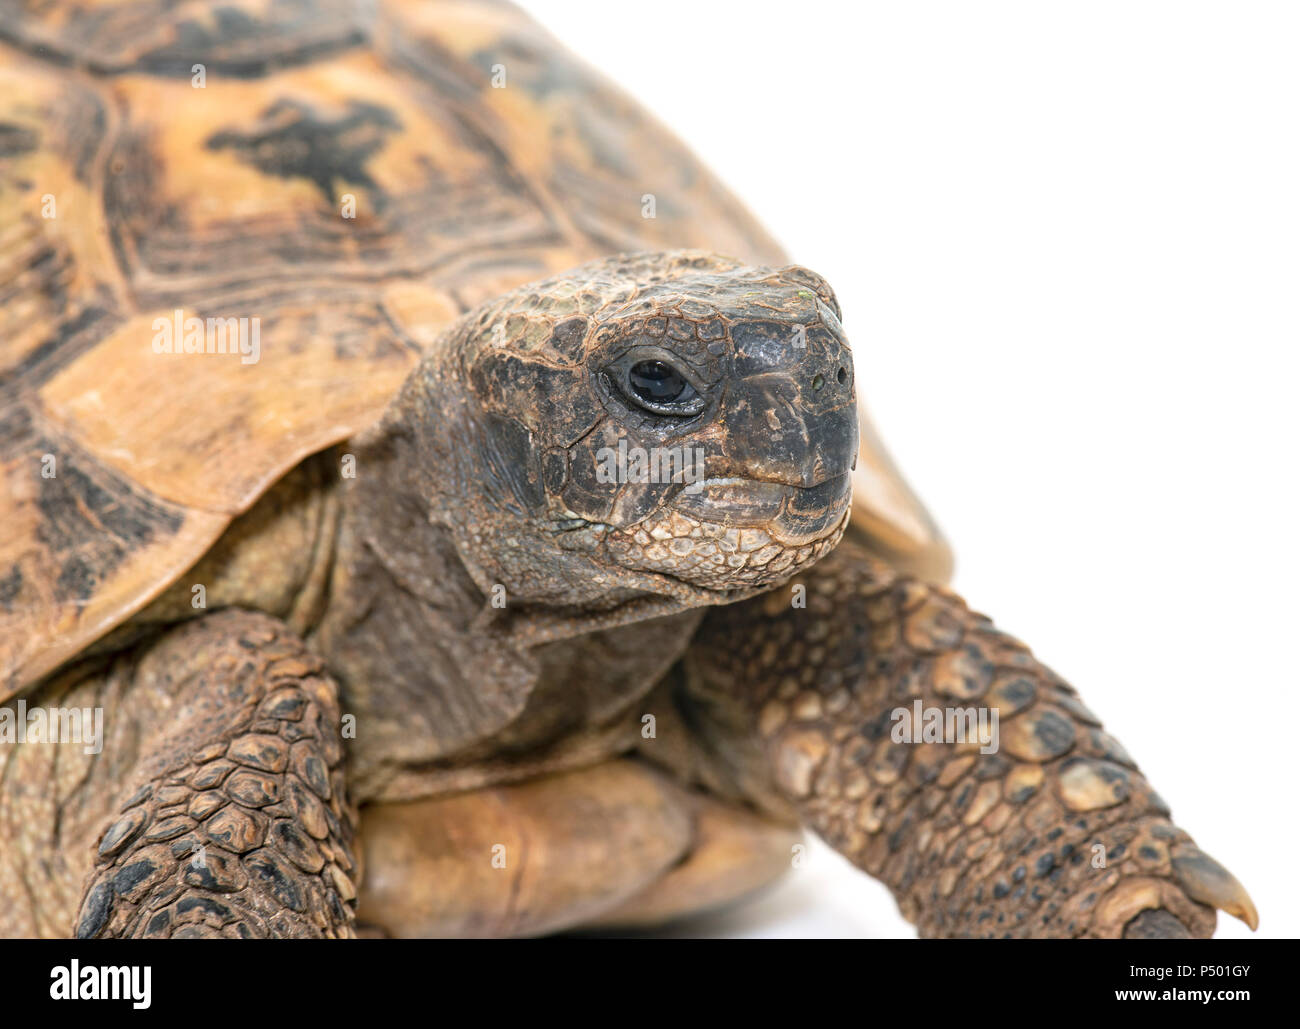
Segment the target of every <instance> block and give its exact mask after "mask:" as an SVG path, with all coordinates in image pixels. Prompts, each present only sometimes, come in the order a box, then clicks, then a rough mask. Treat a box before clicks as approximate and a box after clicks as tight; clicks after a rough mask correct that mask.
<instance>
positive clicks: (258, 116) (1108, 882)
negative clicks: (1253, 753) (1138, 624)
mask: <svg viewBox="0 0 1300 1029" xmlns="http://www.w3.org/2000/svg"><path fill="white" fill-rule="evenodd" d="M0 82H2V83H3V84H2V85H0V200H2V201H3V202H2V203H0V211H2V212H3V214H0V219H3V220H2V221H0V235H2V238H3V253H4V255H5V256H4V260H3V271H0V276H3V283H4V285H3V297H4V302H3V304H2V305H0V323H2V324H3V333H0V340H2V341H3V342H2V344H0V376H2V379H0V438H2V439H3V441H4V446H3V449H2V450H0V454H2V457H0V460H3V462H4V478H5V490H4V494H3V512H2V515H0V517H2V519H3V524H4V525H5V532H4V534H3V538H0V618H3V621H2V622H0V625H3V632H2V633H0V692H2V695H3V701H4V704H5V706H4V707H3V709H2V710H0V740H2V741H3V743H0V765H2V766H3V767H2V771H0V782H2V783H3V787H2V791H0V820H2V823H3V837H4V839H5V845H4V847H3V851H2V852H0V932H3V933H4V934H5V935H9V936H15V935H26V936H66V935H71V934H75V935H76V936H78V937H83V938H86V937H108V936H113V937H177V938H181V937H198V936H228V937H267V936H273V937H282V936H283V937H318V936H325V937H349V936H378V935H391V936H489V935H537V934H544V933H551V932H557V931H561V930H567V929H588V930H609V929H611V928H613V927H623V928H638V927H642V928H644V927H652V926H654V925H657V924H660V923H663V922H666V921H668V920H671V919H676V918H680V917H682V916H684V915H687V914H690V913H692V912H698V911H703V910H706V909H710V908H714V907H717V906H720V905H723V904H727V903H731V902H733V901H737V900H738V899H740V898H742V897H745V896H747V895H749V894H751V893H753V892H754V891H755V890H758V889H759V888H761V887H763V886H764V885H765V884H767V883H770V882H772V881H773V880H774V879H776V878H777V877H778V876H780V875H781V874H782V872H783V871H784V870H786V869H788V868H789V867H790V865H791V863H792V855H795V854H797V853H798V852H799V848H800V846H801V843H800V841H801V839H802V837H801V831H802V829H804V828H807V829H811V830H812V831H814V832H816V833H818V834H820V835H821V836H822V837H823V838H824V839H825V840H826V841H827V842H829V844H830V845H831V846H833V847H834V848H836V849H837V850H838V851H839V852H840V853H841V854H843V855H844V856H845V857H847V858H848V859H849V860H850V861H851V862H853V863H854V864H856V865H857V866H858V867H860V868H861V869H862V870H863V871H865V872H867V873H869V874H870V875H873V876H875V877H877V878H878V879H880V880H882V881H883V882H884V883H886V884H887V885H888V887H889V888H890V889H891V890H892V891H893V893H894V895H895V897H896V899H897V901H898V904H899V906H900V909H901V910H902V912H903V914H904V915H905V916H906V917H907V918H908V919H910V920H911V921H912V922H914V923H915V925H916V926H917V927H918V931H919V932H920V933H921V934H923V935H929V936H965V937H971V936H974V937H1003V936H1035V937H1038V936H1043V937H1046V936H1065V937H1084V936H1089V937H1121V936H1128V937H1134V936H1137V937H1177V936H1207V935H1210V934H1211V933H1212V931H1213V929H1214V925H1215V918H1216V914H1215V909H1216V908H1219V909H1222V910H1225V911H1228V912H1230V913H1232V914H1234V915H1236V916H1238V917H1240V918H1242V919H1243V920H1245V921H1246V922H1248V923H1249V924H1250V925H1251V926H1252V927H1253V926H1254V925H1255V924H1256V915H1255V911H1254V908H1253V906H1252V904H1251V901H1250V899H1249V897H1248V896H1247V895H1246V893H1245V891H1244V890H1243V889H1242V887H1241V886H1240V884H1238V883H1237V881H1236V880H1235V879H1234V878H1233V877H1232V876H1231V875H1230V874H1229V873H1228V872H1226V871H1225V870H1224V869H1223V868H1222V867H1221V866H1219V865H1218V864H1217V863H1216V862H1214V861H1213V860H1212V859H1210V858H1209V857H1207V856H1206V855H1205V854H1203V853H1202V852H1201V851H1200V850H1199V849H1197V847H1196V846H1195V844H1194V843H1193V842H1192V840H1191V838H1190V837H1189V836H1188V835H1187V834H1186V833H1185V832H1184V831H1182V830H1181V829H1179V828H1177V827H1176V826H1175V825H1174V824H1173V823H1172V822H1171V821H1170V818H1169V810H1168V808H1167V807H1166V806H1165V804H1164V802H1163V801H1162V800H1161V799H1160V798H1159V796H1158V795H1157V794H1156V793H1155V792H1154V791H1153V790H1152V789H1151V787H1150V786H1149V785H1148V784H1147V782H1146V780H1145V779H1144V778H1143V776H1142V775H1141V773H1140V772H1139V771H1138V769H1137V766H1136V765H1135V764H1134V763H1133V761H1132V759H1131V758H1130V757H1129V756H1128V754H1127V753H1126V752H1125V751H1124V749H1123V748H1122V747H1121V746H1120V745H1119V743H1117V742H1116V741H1115V740H1114V739H1113V738H1112V737H1110V736H1109V735H1108V734H1107V733H1106V732H1105V731H1104V730H1103V729H1102V727H1101V724H1100V722H1099V721H1098V719H1097V718H1096V717H1095V716H1094V715H1093V714H1092V713H1091V712H1090V711H1089V710H1088V709H1087V708H1086V707H1085V706H1084V705H1083V704H1082V702H1081V701H1080V700H1079V699H1078V697H1077V694H1076V693H1075V691H1074V690H1073V689H1072V688H1071V687H1070V686H1069V685H1068V684H1067V683H1065V682H1064V681H1062V679H1061V678H1059V677H1058V676H1057V675H1055V674H1054V673H1052V672H1051V671H1050V670H1049V669H1047V668H1045V667H1044V666H1043V665H1042V664H1040V663H1038V662H1037V661H1036V660H1035V659H1034V658H1033V656H1032V655H1031V653H1030V651H1029V650H1028V649H1027V648H1026V647H1025V646H1024V645H1022V644H1021V643H1019V642H1018V641H1016V640H1015V639H1014V638H1012V637H1010V636H1008V635H1005V634H1004V633H1002V632H1000V631H998V630H997V629H996V628H994V626H993V624H992V623H991V622H990V621H989V620H988V619H986V618H985V617H983V616H982V615H979V614H977V613H975V612H973V611H971V610H970V609H968V608H967V607H966V605H965V604H964V603H963V601H961V600H960V599H959V598H958V597H957V596H956V595H954V594H953V593H952V592H951V591H950V590H949V589H948V588H947V585H946V583H947V581H948V578H949V575H950V572H951V555H950V552H949V550H948V547H947V544H946V543H945V541H944V539H943V537H942V536H941V535H940V533H939V531H938V529H937V528H936V526H935V523H934V521H933V520H932V519H931V517H930V516H929V515H928V514H927V512H926V511H925V509H924V508H923V507H922V505H921V504H920V503H919V501H918V500H917V498H916V496H915V494H914V493H913V492H912V491H911V489H910V488H909V487H908V485H907V484H906V482H905V480H904V479H903V478H902V477H901V476H900V474H899V473H898V471H897V469H896V468H895V467H894V465H893V463H892V462H891V460H890V458H889V456H888V454H887V453H886V451H885V449H884V448H883V446H882V445H881V443H880V440H879V438H878V437H877V436H876V434H875V433H874V432H873V430H872V428H871V425H870V422H869V421H868V420H867V418H866V417H865V415H861V416H860V415H859V414H858V405H857V399H856V398H857V386H856V377H855V371H854V366H853V362H852V359H851V355H850V351H849V346H848V342H847V338H846V336H845V332H844V328H843V325H842V321H841V319H842V312H841V310H840V307H839V304H838V303H837V301H836V298H835V295H834V293H833V292H832V290H831V288H830V286H829V285H828V284H827V283H826V281H825V280H824V279H823V278H821V277H820V276H819V275H817V274H815V273H813V272H811V271H808V270H807V269H805V268H802V267H799V266H796V265H793V264H791V263H790V262H789V260H788V258H787V257H786V256H785V254H783V253H782V251H781V249H780V248H779V246H778V245H777V244H776V243H775V242H774V241H773V239H772V238H771V237H770V236H769V235H768V234H767V233H766V232H765V231H764V230H763V229H762V228H761V227H760V226H759V224H758V223H757V222H756V221H755V220H754V219H753V217H751V215H750V214H748V213H747V212H746V211H745V210H744V209H743V208H742V207H741V206H740V205H739V203H738V202H737V201H736V200H735V199H734V198H733V197H732V196H731V195H730V194H729V193H728V192H727V191H726V190H725V189H724V188H723V187H722V186H721V185H720V184H719V183H718V182H717V181H716V180H715V179H714V178H713V177H712V176H711V175H710V174H709V173H708V172H707V171H706V170H705V169H704V168H702V167H701V166H700V164H699V163H698V162H697V161H696V159H695V158H694V157H693V156H692V155H691V154H690V153H689V152H688V151H687V150H686V149H684V147H683V146H682V144H680V143H679V142H678V141H677V140H676V139H674V138H673V136H672V135H671V134H670V133H668V132H667V131H666V130H665V129H664V128H663V127H661V126H660V125H658V124H657V123H655V122H654V121H653V120H652V119H651V118H650V117H649V116H648V115H647V114H646V113H645V112H643V111H642V110H641V109H640V108H639V107H637V106H636V105H635V104H634V103H633V102H631V101H630V100H628V99H627V98H625V97H624V96H622V95H621V94H619V93H618V92H617V91H616V90H615V89H614V88H612V87H611V86H610V85H608V84H607V83H606V82H604V81H603V80H601V79H600V78H599V77H598V76H596V75H595V74H594V73H592V72H591V71H589V70H587V69H586V68H584V67H582V66H581V65H580V64H579V63H578V62H576V61H575V60H574V59H573V58H572V57H570V56H569V55H568V54H566V53H565V51H564V50H563V49H562V48H561V47H560V46H559V45H558V44H557V43H556V42H555V41H553V40H552V39H551V38H549V37H548V36H547V35H546V34H545V33H544V32H543V31H542V30H540V29H539V28H538V27H537V26H536V25H534V24H533V23H532V22H530V21H529V20H528V19H527V18H526V17H525V16H523V15H522V14H521V13H520V12H518V11H517V10H516V9H514V8H513V7H510V6H507V5H504V4H498V3H481V2H447V3H414V2H410V0H380V2H379V3H377V4H376V3H365V4H363V3H354V2H350V0H224V2H223V3H221V4H219V5H213V6H203V5H200V4H196V3H177V2H174V0H46V2H42V3H39V4H38V3H30V2H25V0H0ZM724 255H727V256H724ZM913 712H915V714H916V715H917V716H918V719H920V722H922V723H924V724H923V725H921V724H918V726H915V727H913V729H912V730H909V729H908V728H907V727H906V725H905V723H906V722H907V720H908V717H909V716H910V714H911V713H913ZM935 713H937V715H938V721H937V722H935V721H934V720H932V719H931V717H930V716H931V715H932V714H935ZM994 716H996V718H997V719H998V721H996V722H992V723H991V724H993V725H994V726H1000V728H998V731H997V736H996V739H994V738H992V737H987V736H985V735H978V734H977V733H975V732H974V730H973V728H972V727H973V725H974V724H975V723H974V722H971V721H966V722H963V719H968V718H969V717H977V718H979V719H985V718H988V719H989V720H990V721H991V720H992V718H993V717H994ZM980 724H981V725H983V722H982V721H981V722H980ZM900 730H902V731H900ZM913 730H915V731H913ZM931 730H933V732H932V731H931ZM967 730H971V731H967ZM990 744H992V745H990Z"/></svg>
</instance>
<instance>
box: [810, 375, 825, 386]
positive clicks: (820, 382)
mask: <svg viewBox="0 0 1300 1029" xmlns="http://www.w3.org/2000/svg"><path fill="white" fill-rule="evenodd" d="M825 383H826V380H825V379H823V378H822V377H821V376H820V375H814V376H813V383H812V386H813V389H821V388H822V386H823V385H825Z"/></svg>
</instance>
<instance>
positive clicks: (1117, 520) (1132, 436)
mask: <svg viewBox="0 0 1300 1029" xmlns="http://www.w3.org/2000/svg"><path fill="white" fill-rule="evenodd" d="M524 6H525V7H526V8H528V9H529V10H531V11H532V12H534V14H535V16H536V17H538V19H539V20H541V21H542V22H543V23H544V24H546V25H547V26H549V27H550V28H551V29H552V31H554V32H555V33H556V34H557V35H558V36H559V37H560V38H561V39H563V40H564V41H565V42H566V43H567V44H568V45H569V46H570V47H571V48H572V49H574V50H575V51H576V52H577V53H579V54H580V55H582V56H583V57H584V58H585V59H586V60H587V61H588V62H589V63H591V64H593V65H595V66H596V67H598V68H600V69H601V70H602V71H604V72H605V73H606V74H607V75H609V76H610V77H611V78H613V79H614V80H615V81H616V82H618V83H619V84H620V85H622V86H623V87H624V88H626V89H627V90H628V91H629V92H630V93H631V94H632V95H634V96H636V97H637V98H638V99H639V100H641V101H642V102H643V103H644V104H645V105H646V106H647V107H648V108H649V109H650V110H651V111H653V112H654V113H655V114H657V115H658V116H659V117H660V118H661V119H662V120H663V121H664V122H665V123H667V124H668V125H669V126H671V127H672V128H674V129H675V130H676V131H677V132H678V133H679V134H680V135H681V136H682V137H683V138H684V139H685V140H686V141H687V142H688V143H689V144H690V145H691V146H692V147H694V148H695V150H696V152H697V153H699V154H700V155H701V156H702V157H703V159H704V160H705V162H706V163H707V164H708V165H710V166H711V167H712V168H713V169H714V170H715V171H716V172H717V173H718V174H719V175H720V176H721V178H722V179H723V180H724V181H725V182H727V183H728V184H729V185H730V186H731V187H732V189H734V190H735V191H736V193H737V194H738V195H739V196H740V197H741V198H742V199H743V200H744V201H745V202H746V203H747V204H748V205H749V206H750V207H751V208H752V209H753V210H754V211H755V212H756V213H757V214H758V215H759V217H760V218H761V219H762V220H763V221H764V222H765V224H766V225H767V226H768V228H769V229H770V230H771V231H772V232H773V233H774V234H775V235H776V236H777V238H778V239H780V240H781V242H782V243H783V244H784V245H785V246H786V247H787V248H788V249H789V251H790V253H791V255H792V256H793V258H794V259H795V260H797V261H799V262H800V263H803V264H806V265H808V266H809V267H811V268H814V269H816V270H817V271H819V272H821V273H822V274H824V275H826V276H827V278H828V279H829V280H830V282H831V284H832V285H833V286H834V288H835V289H836V291H837V293H838V295H839V297H840V301H841V304H842V306H843V309H844V315H845V318H844V324H845V327H846V329H847V330H848V333H849V337H850V340H851V341H852V343H853V346H854V350H855V354H856V359H857V363H858V384H859V386H858V388H859V391H860V393H862V394H863V395H864V396H865V399H866V402H867V404H868V406H869V408H870V409H871V411H872V412H873V415H874V417H875V420H876V423H877V425H878V426H879V428H880V430H881V432H882V434H883V436H884V437H885V439H886V441H887V443H888V444H889V446H890V447H891V449H892V450H893V452H894V455H895V457H896V458H897V459H898V462H899V464H900V466H901V467H902V468H903V469H904V471H905V472H906V473H907V475H908V477H909V478H910V480H911V482H912V484H913V486H914V487H915V488H916V489H917V490H918V491H919V492H920V494H921V495H922V496H923V497H924V499H925V500H926V502H927V504H928V506H929V507H930V508H931V510H932V511H933V512H934V514H935V515H936V516H937V518H938V519H939V521H940V523H941V524H942V525H943V527H944V528H945V530H946V531H947V534H948V535H949V537H950V539H951V540H952V542H953V544H954V545H955V547H956V550H957V576H956V580H955V585H956V587H957V588H958V589H959V590H960V591H961V592H962V593H963V594H964V595H965V596H966V597H967V599H968V600H969V601H970V602H971V604H972V605H973V606H975V607H976V608H978V609H980V610H982V611H985V612H986V613H988V614H991V615H993V616H994V617H995V618H997V619H998V621H999V623H1000V624H1001V625H1002V627H1003V628H1005V629H1007V630H1008V631H1010V632H1012V633H1014V634H1015V635H1017V636H1020V637H1021V638H1022V639H1024V640H1025V641H1027V642H1028V643H1029V644H1030V645H1031V646H1033V647H1034V649H1035V652H1036V653H1037V654H1038V656H1039V657H1041V658H1042V659H1043V660H1045V661H1046V662H1047V663H1048V664H1050V665H1051V666H1053V667H1054V668H1055V669H1056V670H1057V671H1059V672H1061V673H1062V674H1063V675H1065V676H1066V678H1068V679H1070V680H1071V681H1072V682H1073V683H1074V684H1075V685H1076V686H1077V687H1078V688H1079V690H1080V692H1081V693H1082V695H1083V697H1084V699H1085V700H1086V702H1087V703H1088V704H1089V706H1091V707H1092V708H1093V710H1095V711H1097V712H1098V713H1099V714H1100V715H1101V716H1102V717H1103V718H1104V719H1105V721H1106V722H1107V728H1108V729H1110V731H1111V732H1112V733H1114V735H1116V736H1117V737H1118V738H1119V739H1120V740H1122V741H1123V742H1124V743H1125V744H1126V745H1127V747H1128V748H1129V750H1130V751H1132V752H1133V753H1134V755H1135V756H1136V757H1137V759H1138V761H1139V762H1140V764H1141V766H1142V768H1143V770H1144V771H1145V772H1146V774H1147V776H1148V777H1149V778H1150V779H1151V780H1152V782H1154V783H1155V785H1156V787H1157V789H1159V790H1160V792H1161V793H1162V795H1163V796H1164V797H1165V799H1166V800H1167V801H1168V802H1169V803H1170V804H1171V805H1172V807H1173V810H1174V816H1175V818H1176V819H1177V821H1178V822H1179V823H1180V824H1181V825H1182V826H1183V827H1184V828H1186V829H1188V830H1189V831H1190V832H1191V833H1192V834H1193V835H1194V836H1195V837H1196V839H1197V841H1198V842H1199V843H1200V845H1201V846H1202V847H1203V848H1204V849H1205V850H1206V851H1207V852H1208V853H1210V854H1211V855H1213V856H1214V857H1216V858H1218V859H1219V860H1220V861H1221V862H1223V864H1225V865H1226V866H1227V867H1229V868H1230V869H1231V870H1232V871H1233V872H1234V873H1235V874H1236V875H1237V877H1238V878H1239V879H1241V881H1242V882H1243V883H1245V885H1246V886H1247V888H1248V889H1249V890H1250V891H1251V894H1252V896H1253V897H1254V899H1255V902H1256V905H1257V906H1258V907H1259V909H1260V913H1261V918H1262V924H1261V928H1260V935H1263V936H1290V937H1294V936H1296V935H1297V934H1300V904H1298V903H1297V890H1296V878H1297V876H1298V875H1300V871H1297V866H1298V865H1300V861H1298V860H1297V859H1298V858H1300V854H1298V853H1297V829H1296V820H1297V817H1300V810H1298V808H1300V805H1298V804H1297V799H1296V797H1297V793H1296V772H1297V768H1300V761H1298V760H1297V754H1298V752H1300V745H1298V742H1297V738H1296V737H1297V731H1298V730H1300V722H1298V720H1297V718H1296V714H1295V711H1296V709H1295V698H1296V694H1297V686H1298V682H1297V679H1298V678H1300V674H1298V672H1297V669H1298V668H1300V655H1298V654H1297V649H1298V648H1297V644H1298V643H1300V639H1298V635H1300V634H1297V631H1296V630H1297V622H1298V620H1300V603H1298V602H1297V599H1296V598H1297V590H1298V589H1300V543H1298V541H1297V527H1298V526H1300V510H1298V507H1300V505H1298V504H1297V488H1296V471H1297V456H1296V444H1297V441H1298V440H1300V418H1298V416H1297V411H1296V409H1297V392H1298V390H1300V375H1298V374H1297V373H1298V372H1300V359H1298V358H1297V348H1298V346H1300V56H1298V55H1300V7H1297V6H1296V5H1291V4H1284V3H1274V4H1270V3H1250V4H1240V3H1235V4H1234V3H1227V2H1223V3H1213V4H1206V3H1195V2H1189V0H1180V2H1178V3H1150V2H1134V0H1127V2H1123V3H1109V2H1098V0H1090V2H1088V3H1077V4H1065V3H1043V2H1041V0H1038V2H1025V3H1005V2H987V0H986V2H981V3H978V4H972V3H969V2H965V3H930V2H918V0H909V2H907V3H901V2H900V3H826V2H813V0H800V2H797V3H790V2H785V3H767V4H764V3H755V2H749V3H744V4H738V3H737V4H731V3H721V2H708V0H686V2H681V0H655V2H653V3H644V4H635V5H624V4H617V3H612V2H601V3H596V4H587V3H576V2H544V0H532V2H528V3H525V5H524ZM1219 925H1220V934H1221V935H1225V936H1240V935H1249V932H1248V930H1246V928H1245V927H1244V926H1243V925H1241V924H1240V923H1238V922H1237V921H1235V920H1234V919H1232V918H1230V917H1228V916H1226V915H1220V919H1219ZM677 931H678V932H683V933H691V934H700V933H709V934H724V933H725V934H743V935H764V936H887V937H888V936H909V935H912V934H913V933H912V930H911V927H910V926H909V925H908V924H907V923H906V922H904V921H903V920H902V919H901V918H900V917H899V915H898V913H897V910H896V908H895V906H894V904H893V901H892V899H891V898H890V896H889V894H888V893H887V892H886V891H885V890H884V888H883V887H881V886H879V885H877V884H875V883H874V882H872V881H870V880H868V879H867V878H866V877H865V876H863V875H861V874H859V873H856V872H854V871H853V870H852V869H851V868H849V867H848V866H847V865H846V864H845V863H844V862H843V861H841V860H840V859H839V858H838V857H837V856H836V855H834V854H833V853H832V852H830V851H828V850H825V849H824V848H823V849H820V850H818V851H817V852H815V854H814V856H813V859H812V860H811V861H809V862H808V863H807V864H806V865H805V867H803V868H801V869H798V870H796V871H794V872H792V873H791V875H790V876H789V877H788V878H787V880H786V882H785V883H784V884H783V885H782V886H780V887H778V888H777V889H776V890H775V891H773V892H772V893H770V894H769V895H767V896H766V897H764V898H762V899H761V900H759V901H758V902H757V903H755V904H752V905H750V906H748V907H746V908H743V909H741V910H739V911H734V912H729V913H726V914H724V915H722V916H717V917H714V918H710V919H704V920H697V921H695V922H693V923H691V924H689V925H687V926H684V927H680V928H679V929H678V930H677Z"/></svg>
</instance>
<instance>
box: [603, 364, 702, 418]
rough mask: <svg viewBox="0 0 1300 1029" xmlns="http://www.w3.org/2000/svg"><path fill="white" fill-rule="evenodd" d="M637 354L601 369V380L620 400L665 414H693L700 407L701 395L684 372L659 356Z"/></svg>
mask: <svg viewBox="0 0 1300 1029" xmlns="http://www.w3.org/2000/svg"><path fill="white" fill-rule="evenodd" d="M639 356H640V355H637V357H639ZM637 357H632V358H631V359H630V360H628V359H625V360H624V361H620V362H617V363H615V364H613V365H611V366H610V367H609V368H607V369H605V372H604V376H605V382H606V383H607V384H608V386H609V388H610V389H612V390H613V391H614V392H616V393H618V394H619V395H621V396H622V398H623V401H624V403H626V404H628V405H629V406H631V407H639V408H641V410H643V411H649V412H650V413H651V414H657V415H665V416H667V417H669V418H694V417H695V416H696V415H698V414H699V413H700V412H701V411H703V410H704V397H702V396H700V393H699V391H698V390H697V389H696V388H695V384H694V383H692V382H691V380H690V379H689V378H688V377H687V376H686V375H685V374H683V373H682V372H681V371H679V370H678V369H677V368H675V367H674V366H673V365H672V364H671V363H669V362H668V361H665V360H663V359H661V358H659V357H643V358H641V359H640V360H637Z"/></svg>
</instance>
